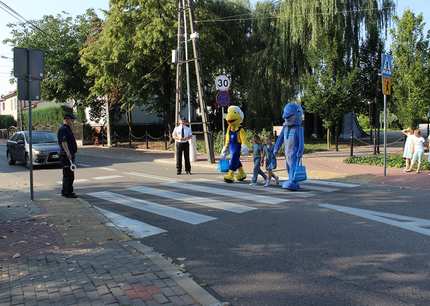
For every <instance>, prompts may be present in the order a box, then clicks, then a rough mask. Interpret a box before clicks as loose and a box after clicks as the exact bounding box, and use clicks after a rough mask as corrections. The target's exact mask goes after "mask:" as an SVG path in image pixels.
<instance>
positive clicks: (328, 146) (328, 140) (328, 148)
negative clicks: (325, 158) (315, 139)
mask: <svg viewBox="0 0 430 306" xmlns="http://www.w3.org/2000/svg"><path fill="white" fill-rule="evenodd" d="M327 150H330V127H328V128H327Z"/></svg>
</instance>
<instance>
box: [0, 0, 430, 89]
mask: <svg viewBox="0 0 430 306" xmlns="http://www.w3.org/2000/svg"><path fill="white" fill-rule="evenodd" d="M3 2H4V3H6V4H7V5H9V6H10V7H12V8H13V9H14V10H15V11H17V12H18V13H20V14H21V15H22V16H24V17H25V18H26V19H39V18H41V17H42V16H44V15H49V14H54V15H55V14H58V13H61V12H62V11H66V12H68V13H70V14H71V15H73V16H74V15H79V14H82V13H84V12H85V10H86V9H88V8H94V9H96V10H97V9H105V10H106V9H108V7H109V0H74V1H59V0H38V1H36V0H3ZM255 2H256V0H251V3H255ZM407 8H410V9H411V10H412V11H414V12H415V13H423V15H424V19H425V21H426V23H427V27H426V29H429V28H430V27H429V26H430V5H429V0H397V14H399V15H401V14H402V12H403V11H404V10H405V9H407ZM13 22H17V21H16V20H15V19H14V18H12V17H11V16H10V15H8V14H7V13H6V12H4V11H3V10H0V56H6V57H10V58H11V57H12V51H11V47H10V46H6V45H3V43H2V41H3V40H4V39H5V38H7V37H8V36H9V29H8V28H7V24H8V23H13ZM11 70H12V60H11V59H4V58H1V57H0V95H3V94H6V93H8V92H10V91H11V90H14V85H11V84H10V83H9V79H10V71H11Z"/></svg>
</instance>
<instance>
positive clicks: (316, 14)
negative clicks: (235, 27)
mask: <svg viewBox="0 0 430 306" xmlns="http://www.w3.org/2000/svg"><path fill="white" fill-rule="evenodd" d="M394 8H395V6H386V7H382V8H381V9H379V8H368V9H356V10H344V11H337V12H334V13H309V14H295V15H294V16H296V17H308V16H318V15H320V16H330V15H339V14H342V15H346V14H356V13H361V12H368V11H379V10H380V11H386V10H392V9H394ZM248 15H251V14H248ZM231 17H236V15H231V16H227V17H224V18H216V19H206V20H197V21H196V22H198V23H211V22H232V21H248V20H256V19H282V18H283V17H282V16H266V17H256V16H254V17H249V18H231Z"/></svg>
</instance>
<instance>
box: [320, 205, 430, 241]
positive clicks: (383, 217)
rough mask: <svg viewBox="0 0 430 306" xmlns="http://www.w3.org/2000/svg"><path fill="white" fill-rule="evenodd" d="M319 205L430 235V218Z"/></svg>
mask: <svg viewBox="0 0 430 306" xmlns="http://www.w3.org/2000/svg"><path fill="white" fill-rule="evenodd" d="M319 206H320V207H323V208H328V209H333V210H336V211H339V212H343V213H345V214H350V215H355V216H359V217H362V218H365V219H369V220H373V221H377V222H381V223H385V224H389V225H392V226H397V227H400V228H403V229H406V230H409V231H413V232H416V233H419V234H423V235H426V236H430V220H426V219H420V218H414V217H408V216H402V215H396V214H390V213H383V212H379V211H373V210H367V209H360V208H352V207H345V206H338V205H332V204H320V205H319Z"/></svg>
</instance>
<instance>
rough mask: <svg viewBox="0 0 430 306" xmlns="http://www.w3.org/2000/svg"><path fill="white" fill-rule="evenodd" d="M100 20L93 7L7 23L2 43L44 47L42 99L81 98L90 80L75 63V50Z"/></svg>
mask: <svg viewBox="0 0 430 306" xmlns="http://www.w3.org/2000/svg"><path fill="white" fill-rule="evenodd" d="M100 23H101V20H100V18H99V17H98V16H97V15H96V13H95V11H94V10H87V11H86V13H85V14H83V15H80V16H77V17H76V18H72V17H70V16H68V14H67V13H63V14H58V15H56V16H52V15H48V16H44V17H43V18H42V19H40V20H35V21H32V24H34V25H36V27H37V28H35V27H34V26H32V25H30V24H29V23H19V24H9V28H10V29H11V33H10V37H9V38H7V39H5V40H4V43H7V44H10V45H11V46H12V47H24V48H39V49H42V50H44V51H45V78H44V80H43V82H42V97H43V99H45V100H54V101H59V102H65V101H66V100H73V101H75V102H82V101H84V100H85V99H86V98H87V97H88V93H89V88H90V87H91V85H92V80H91V79H90V78H88V77H87V76H86V73H87V71H86V69H85V68H84V67H83V66H82V65H81V64H80V63H79V59H80V55H79V51H80V49H81V48H82V46H83V44H84V43H85V41H86V40H87V37H88V35H90V33H91V32H92V31H93V29H94V28H95V27H97V26H98V25H100Z"/></svg>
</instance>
